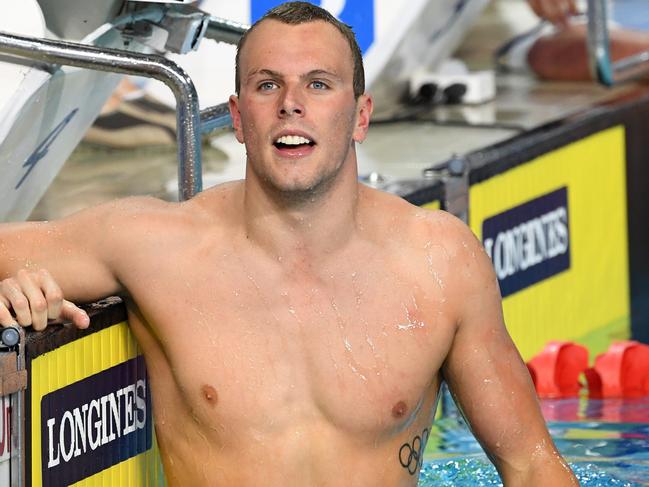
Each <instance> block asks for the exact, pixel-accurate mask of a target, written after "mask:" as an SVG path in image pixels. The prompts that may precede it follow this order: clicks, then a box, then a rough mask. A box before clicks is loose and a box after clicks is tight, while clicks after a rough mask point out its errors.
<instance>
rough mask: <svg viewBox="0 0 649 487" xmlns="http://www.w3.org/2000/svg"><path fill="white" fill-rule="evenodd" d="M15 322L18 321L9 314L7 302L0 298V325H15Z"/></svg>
mask: <svg viewBox="0 0 649 487" xmlns="http://www.w3.org/2000/svg"><path fill="white" fill-rule="evenodd" d="M7 303H8V302H7ZM17 324H18V322H17V321H16V320H14V317H13V316H11V312H10V311H9V306H8V304H6V303H5V300H4V299H0V326H16V325H17Z"/></svg>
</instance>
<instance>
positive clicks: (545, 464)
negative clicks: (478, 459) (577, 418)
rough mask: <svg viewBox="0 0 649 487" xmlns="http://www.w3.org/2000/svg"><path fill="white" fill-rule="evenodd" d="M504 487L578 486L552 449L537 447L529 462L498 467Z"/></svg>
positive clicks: (566, 465) (570, 472) (573, 476)
mask: <svg viewBox="0 0 649 487" xmlns="http://www.w3.org/2000/svg"><path fill="white" fill-rule="evenodd" d="M498 471H499V473H500V476H501V478H502V480H503V485H504V486H505V487H536V486H539V487H541V486H546V485H552V486H553V487H555V486H556V487H564V486H566V487H568V486H578V485H579V482H578V481H577V479H576V477H575V475H574V474H573V472H572V470H571V469H570V467H569V466H568V464H567V462H566V461H565V460H564V459H563V458H562V457H561V455H560V454H559V453H558V452H557V451H556V450H555V449H554V448H548V447H547V446H544V445H538V447H537V448H536V450H535V451H534V453H533V454H532V455H531V456H530V458H529V461H526V462H523V463H522V464H521V465H518V466H513V465H504V464H500V465H498Z"/></svg>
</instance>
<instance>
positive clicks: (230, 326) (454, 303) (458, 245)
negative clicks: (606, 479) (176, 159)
mask: <svg viewBox="0 0 649 487" xmlns="http://www.w3.org/2000/svg"><path fill="white" fill-rule="evenodd" d="M322 46H325V48H323V47H322ZM244 54H245V55H244V56H243V60H242V79H243V82H242V87H241V92H240V96H239V97H233V98H232V99H231V102H230V103H231V110H232V114H233V120H234V125H235V133H236V136H237V138H238V139H239V140H240V141H241V142H243V143H245V144H246V149H247V153H248V165H247V172H246V180H245V182H235V183H231V184H228V185H224V186H220V187H217V188H214V189H211V190H208V191H205V192H204V193H202V194H200V195H198V196H196V197H195V198H193V199H192V200H190V201H188V202H185V203H180V204H178V203H165V202H161V201H157V200H154V199H148V198H131V199H127V200H122V201H118V202H115V203H111V204H108V205H103V206H100V207H97V208H93V209H89V210H85V211H83V212H80V213H78V214H76V215H74V216H72V217H69V218H67V219H64V220H61V221H57V222H51V223H42V224H17V225H8V226H3V227H1V228H0V249H1V250H2V253H1V254H0V255H2V257H0V277H2V278H5V277H7V276H11V275H16V274H17V273H19V278H18V279H17V280H11V279H10V280H8V281H3V285H2V286H0V298H2V299H0V301H2V300H4V301H5V304H8V305H11V303H9V301H10V300H12V299H13V300H14V301H15V297H14V296H15V295H16V294H17V293H18V291H17V290H16V286H18V287H20V286H22V292H23V293H24V294H31V291H30V290H26V289H27V288H29V284H28V281H29V279H28V277H29V276H31V279H32V280H31V281H29V282H31V283H32V284H34V283H36V284H38V283H40V285H41V287H42V288H43V289H44V293H45V294H46V295H50V297H52V299H50V301H52V300H55V299H54V297H55V294H56V293H54V292H50V291H47V290H46V289H45V288H48V286H49V284H48V283H49V281H48V279H47V278H46V277H43V276H42V275H41V274H33V273H30V272H29V271H27V272H25V271H24V270H23V271H21V272H19V269H25V268H27V269H39V268H47V269H48V270H49V272H50V273H51V275H52V276H53V278H54V280H55V281H56V282H57V283H58V285H59V286H60V288H61V290H62V291H63V294H64V296H66V297H67V298H69V299H71V300H74V301H90V300H94V299H98V298H100V297H102V296H105V295H109V294H120V295H123V296H124V297H125V298H126V300H127V306H128V310H129V322H130V325H131V329H132V330H133V332H134V334H135V335H136V337H137V339H138V341H139V343H140V346H141V347H142V350H143V352H144V355H145V357H146V361H147V366H148V369H149V375H150V380H151V387H152V397H153V407H154V418H155V424H156V433H157V436H158V440H159V442H160V446H161V451H162V456H163V461H164V466H165V473H166V475H167V478H168V480H169V483H170V485H209V486H211V485H224V486H248V485H250V486H252V485H268V486H287V485H299V486H316V485H317V486H373V487H374V486H413V485H416V482H417V472H418V467H419V465H418V464H417V463H416V462H417V460H418V459H417V458H416V456H415V455H412V454H411V452H412V450H418V449H420V448H422V447H423V445H422V443H423V442H424V441H425V437H426V436H427V429H428V428H429V426H430V424H431V422H432V418H433V415H434V407H435V404H436V400H437V394H438V390H439V384H440V381H441V377H442V375H444V377H445V379H446V380H447V381H448V382H449V385H450V387H451V388H452V390H453V392H454V394H455V395H456V396H457V398H458V400H459V402H460V404H461V407H462V409H463V411H464V413H465V414H466V416H467V418H468V419H469V421H470V423H471V425H472V428H473V430H474V432H475V433H476V435H477V437H478V439H479V440H480V441H481V442H482V444H483V445H484V446H485V448H486V450H487V452H488V453H489V455H490V456H491V457H492V459H493V460H494V462H495V463H496V466H497V467H498V468H499V471H500V472H501V475H502V476H503V478H504V479H505V481H506V482H507V484H508V485H526V486H527V485H550V483H548V482H551V485H570V482H571V478H572V477H571V475H570V473H569V471H568V470H566V468H565V467H564V464H563V463H562V461H561V459H560V458H559V457H558V456H557V454H556V450H555V449H554V446H553V444H552V442H551V440H550V437H549V435H548V433H547V430H546V429H545V425H544V422H543V419H542V417H541V415H540V411H539V407H538V404H537V402H536V399H535V395H534V393H533V389H532V387H531V383H530V380H529V377H528V375H527V371H526V368H525V366H524V365H523V363H522V361H521V360H520V357H519V356H518V353H517V351H516V349H515V348H514V346H513V344H512V342H511V340H510V338H509V336H508V334H507V332H506V330H505V327H504V324H503V321H502V313H501V308H500V297H499V293H498V288H497V283H496V281H495V278H494V275H493V271H492V269H491V265H490V262H489V259H488V258H487V256H486V255H485V253H484V252H483V251H482V249H481V247H480V245H479V243H478V242H477V241H476V239H475V238H474V237H473V235H472V234H471V232H470V231H469V230H468V229H467V228H466V227H465V226H464V225H463V224H462V223H461V222H459V221H458V220H457V219H455V218H454V217H452V216H450V215H448V214H446V213H444V212H428V211H425V210H422V209H419V208H415V207H413V206H411V205H409V204H408V203H406V202H404V201H403V200H401V199H399V198H397V197H394V196H390V195H387V194H384V193H381V192H378V191H375V190H372V189H369V188H367V187H364V186H362V185H359V184H358V182H357V172H356V156H355V152H354V144H355V143H356V142H360V141H362V140H363V139H364V137H365V135H366V132H367V126H368V123H369V116H370V114H371V99H370V98H369V97H367V96H361V97H359V98H358V99H357V100H356V99H355V98H354V96H353V91H352V67H351V61H350V57H351V55H350V51H349V47H348V46H347V44H346V41H345V40H344V39H343V38H342V36H341V35H340V34H339V33H338V32H337V31H336V30H335V29H334V28H333V27H332V26H329V25H327V24H325V23H322V22H312V23H309V24H305V25H298V26H288V25H284V24H279V23H278V22H275V21H265V22H263V23H262V24H260V26H259V28H258V30H256V31H255V32H253V33H252V34H251V36H250V38H249V39H248V44H247V45H246V47H245V51H244ZM287 134H289V135H290V134H294V135H301V136H304V137H307V138H309V139H310V140H313V141H314V142H315V144H312V145H309V146H308V147H306V146H303V147H297V148H294V149H290V148H286V147H283V146H279V147H278V146H277V144H274V142H275V141H276V140H277V138H278V137H281V136H282V135H287ZM29 301H30V302H31V303H32V304H31V305H32V312H33V316H31V317H29V316H28V317H25V316H24V313H19V314H21V316H22V317H20V318H19V320H20V321H21V324H24V325H26V324H29V323H28V321H29V320H30V319H33V320H34V323H35V327H36V328H42V327H43V326H44V322H42V311H40V312H38V311H34V309H36V308H38V306H37V305H36V304H42V303H37V300H35V299H29ZM21 309H22V308H21ZM5 311H6V309H5ZM39 313H40V314H39ZM66 313H68V312H66ZM66 313H64V316H69V317H70V318H72V319H74V320H76V322H78V323H81V321H80V318H79V315H78V314H76V313H77V312H76V311H74V310H72V311H69V313H68V314H67V315H66ZM27 315H29V313H27ZM0 322H1V323H3V324H7V323H8V318H7V314H6V313H5V314H3V310H2V306H0ZM417 438H418V440H417ZM413 460H414V461H415V464H414V465H413V463H412V461H413ZM543 482H545V483H543Z"/></svg>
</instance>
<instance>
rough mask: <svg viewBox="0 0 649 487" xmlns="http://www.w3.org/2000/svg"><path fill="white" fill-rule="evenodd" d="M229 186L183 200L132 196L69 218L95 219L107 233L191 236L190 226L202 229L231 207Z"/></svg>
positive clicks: (213, 222)
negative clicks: (175, 200) (173, 200)
mask: <svg viewBox="0 0 649 487" xmlns="http://www.w3.org/2000/svg"><path fill="white" fill-rule="evenodd" d="M233 189H234V187H233V185H232V184H228V185H223V186H218V187H215V188H211V189H209V190H207V191H205V192H203V193H199V194H198V195H196V196H195V197H194V198H192V199H191V200H188V201H184V202H170V201H164V200H160V199H158V198H155V197H151V196H133V197H129V198H123V199H119V200H114V201H111V202H109V203H105V204H103V205H99V206H97V207H95V208H91V209H88V210H84V212H81V213H80V214H79V216H78V217H77V216H73V217H70V218H75V217H76V218H81V219H84V220H90V221H91V222H96V223H97V224H99V225H102V226H103V227H104V228H103V229H104V230H105V231H107V232H109V233H112V232H114V231H119V232H120V233H124V234H132V235H134V236H142V235H143V234H156V235H157V237H158V238H163V237H164V236H174V235H177V236H183V235H185V236H187V237H191V236H192V235H191V234H192V232H191V230H192V228H201V229H203V230H206V229H208V227H209V226H211V225H214V224H216V223H221V222H222V221H223V220H224V219H226V218H227V215H226V213H227V211H228V209H229V208H231V206H232V205H230V204H229V203H228V199H230V198H231V197H232V193H233ZM83 213H86V214H83Z"/></svg>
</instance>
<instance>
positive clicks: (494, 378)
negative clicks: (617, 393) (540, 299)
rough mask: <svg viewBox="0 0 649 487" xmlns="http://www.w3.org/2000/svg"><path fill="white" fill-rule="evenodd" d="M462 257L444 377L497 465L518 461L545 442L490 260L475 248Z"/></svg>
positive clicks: (521, 461) (533, 398) (528, 456)
mask: <svg viewBox="0 0 649 487" xmlns="http://www.w3.org/2000/svg"><path fill="white" fill-rule="evenodd" d="M472 245H475V246H476V248H479V244H478V243H477V242H475V243H474V244H472ZM464 259H466V260H467V262H468V264H467V267H468V268H469V271H468V272H466V273H465V279H464V280H463V281H458V286H461V288H458V291H457V292H456V293H455V294H456V295H457V296H460V298H459V300H458V302H457V305H456V307H457V309H458V326H457V330H456V334H455V337H454V339H453V343H452V345H451V349H450V351H449V353H448V355H447V358H446V361H445V363H444V366H443V374H444V378H445V379H446V381H447V383H448V385H449V388H450V389H451V392H452V393H453V395H454V397H455V399H456V402H457V403H458V406H459V407H460V409H461V411H462V413H463V414H464V416H465V418H466V419H467V421H468V423H469V425H470V427H471V429H472V431H473V433H474V434H475V436H476V438H477V439H478V441H479V442H480V443H481V444H482V446H483V447H484V448H485V450H486V452H487V453H488V454H489V456H490V457H491V458H492V460H493V461H494V463H495V464H496V466H497V467H498V468H499V470H502V469H505V470H506V469H507V468H508V467H509V466H516V465H518V466H524V465H525V463H527V462H529V459H530V455H532V454H533V453H534V451H535V449H536V448H537V447H538V445H539V444H540V442H546V443H547V444H551V442H549V436H548V433H547V429H546V426H545V422H544V420H543V417H542V415H541V412H540V408H539V404H538V400H537V398H536V394H535V391H534V388H533V386H532V382H531V380H530V377H529V374H528V371H527V368H526V366H525V364H524V363H523V361H522V359H521V357H520V355H519V353H518V350H517V349H516V347H515V346H514V343H513V342H512V340H511V338H510V336H509V334H508V332H507V330H506V328H505V325H504V322H503V317H502V308H501V300H500V293H499V290H498V285H497V282H496V279H495V276H494V274H493V270H492V268H491V263H490V261H489V259H488V257H487V256H486V255H485V254H484V252H482V251H481V250H478V251H477V252H474V255H473V257H470V256H468V255H467V256H465V257H464Z"/></svg>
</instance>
